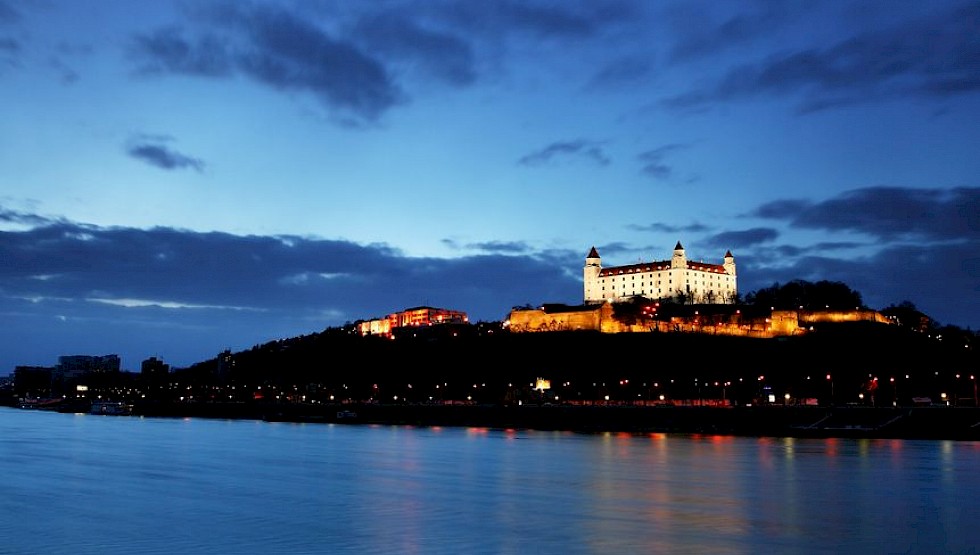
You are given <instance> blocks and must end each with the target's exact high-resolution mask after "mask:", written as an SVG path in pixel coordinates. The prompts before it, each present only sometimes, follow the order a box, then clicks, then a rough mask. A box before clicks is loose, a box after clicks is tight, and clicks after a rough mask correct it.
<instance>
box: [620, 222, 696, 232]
mask: <svg viewBox="0 0 980 555" xmlns="http://www.w3.org/2000/svg"><path fill="white" fill-rule="evenodd" d="M626 229H632V230H633V231H654V232H657V233H681V232H683V233H701V232H704V231H707V230H708V226H706V225H703V224H697V223H695V224H689V225H683V226H677V225H667V224H662V223H655V224H647V225H639V224H631V225H628V226H626Z"/></svg>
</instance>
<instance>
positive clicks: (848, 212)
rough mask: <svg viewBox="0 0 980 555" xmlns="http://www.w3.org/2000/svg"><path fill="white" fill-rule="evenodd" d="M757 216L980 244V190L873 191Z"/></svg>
mask: <svg viewBox="0 0 980 555" xmlns="http://www.w3.org/2000/svg"><path fill="white" fill-rule="evenodd" d="M754 214H755V215H757V216H759V217H763V218H769V219H777V220H784V221H787V222H789V223H790V225H792V226H794V227H800V228H807V229H824V230H835V231H856V232H861V233H866V234H869V235H871V236H874V237H879V238H882V239H895V238H901V237H906V238H909V237H918V238H924V239H928V240H940V241H942V240H952V241H958V240H965V239H968V240H977V239H980V188H977V187H974V188H967V187H961V188H954V189H911V188H900V187H869V188H865V189H856V190H853V191H848V192H845V193H842V194H841V195H839V196H838V197H836V198H832V199H829V200H826V201H823V202H819V203H808V202H806V201H799V200H781V201H774V202H771V203H768V204H765V205H763V206H760V207H759V208H758V209H757V210H756V211H755V212H754Z"/></svg>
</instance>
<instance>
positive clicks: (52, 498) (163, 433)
mask: <svg viewBox="0 0 980 555" xmlns="http://www.w3.org/2000/svg"><path fill="white" fill-rule="evenodd" d="M0 479H2V480H3V483H4V486H3V493H2V495H0V553H18V554H20V553H24V554H27V553H31V554H33V553H53V554H61V553H72V554H79V553H103V552H105V553H108V552H117V553H118V552H128V553H160V554H164V553H166V554H170V553H358V554H369V553H392V554H394V553H398V554H403V553H424V554H432V553H435V554H442V553H445V554H450V553H452V554H471V553H515V554H516V553H520V554H524V553H555V554H559V553H560V554H564V553H617V554H622V553H889V554H890V553H916V554H927V553H928V554H932V553H976V551H977V548H978V547H980V443H975V442H952V441H897V440H822V439H821V440H812V439H808V440H800V439H796V440H794V439H781V438H780V439H777V438H771V439H765V438H763V439H760V438H735V437H722V436H687V435H664V434H656V435H649V436H637V435H626V434H622V435H619V434H601V435H596V434H589V435H586V434H575V433H566V432H538V431H524V430H518V431H513V430H487V429H476V428H412V427H403V426H365V425H330V424H288V423H269V422H255V421H233V420H207V419H183V420H182V419H151V418H132V417H112V416H92V415H69V414H57V413H47V412H37V411H25V410H19V409H0Z"/></svg>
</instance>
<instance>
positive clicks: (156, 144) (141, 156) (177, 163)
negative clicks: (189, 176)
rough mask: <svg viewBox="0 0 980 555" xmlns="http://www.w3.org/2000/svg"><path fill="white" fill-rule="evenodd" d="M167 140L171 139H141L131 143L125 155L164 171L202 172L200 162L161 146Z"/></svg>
mask: <svg viewBox="0 0 980 555" xmlns="http://www.w3.org/2000/svg"><path fill="white" fill-rule="evenodd" d="M169 140H171V139H169V138H168V137H157V136H145V137H141V138H138V139H136V140H134V141H132V142H131V143H130V145H129V146H127V147H126V153H127V154H129V155H130V156H132V157H133V158H136V159H137V160H142V161H143V162H146V163H148V164H150V165H152V166H156V167H158V168H162V169H165V170H181V169H188V168H189V169H193V170H197V171H198V172H202V171H204V162H203V161H202V160H200V159H198V158H192V157H190V156H187V155H185V154H181V153H180V152H177V151H175V150H173V149H171V148H168V147H167V146H166V145H164V144H162V143H164V142H166V141H169Z"/></svg>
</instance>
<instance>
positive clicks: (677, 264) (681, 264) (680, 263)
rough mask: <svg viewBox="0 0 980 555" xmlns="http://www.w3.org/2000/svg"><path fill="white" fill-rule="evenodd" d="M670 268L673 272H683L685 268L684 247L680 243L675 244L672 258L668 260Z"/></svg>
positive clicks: (685, 256)
mask: <svg viewBox="0 0 980 555" xmlns="http://www.w3.org/2000/svg"><path fill="white" fill-rule="evenodd" d="M670 267H671V269H673V270H683V269H685V268H687V255H686V254H684V247H683V246H682V245H681V242H680V241H678V242H677V246H675V247H674V256H673V258H671V259H670Z"/></svg>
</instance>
